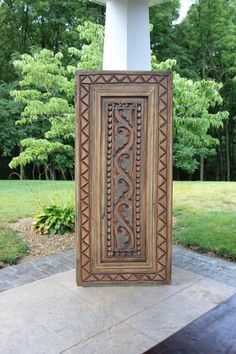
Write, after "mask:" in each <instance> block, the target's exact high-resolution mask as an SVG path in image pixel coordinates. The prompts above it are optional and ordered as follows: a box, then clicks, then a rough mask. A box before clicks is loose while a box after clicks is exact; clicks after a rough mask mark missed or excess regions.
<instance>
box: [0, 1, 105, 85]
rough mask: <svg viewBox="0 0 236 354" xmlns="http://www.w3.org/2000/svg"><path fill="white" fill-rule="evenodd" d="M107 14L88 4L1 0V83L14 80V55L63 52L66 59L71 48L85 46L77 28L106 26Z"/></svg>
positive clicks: (88, 2)
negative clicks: (33, 50)
mask: <svg viewBox="0 0 236 354" xmlns="http://www.w3.org/2000/svg"><path fill="white" fill-rule="evenodd" d="M104 10H105V8H104V7H102V6H100V5H98V4H94V3H92V2H91V1H89V0H77V1H74V0H67V1H66V2H65V1H64V0H57V1H55V0H37V1H32V0H14V1H9V0H1V1H0V32H1V48H0V52H1V55H0V77H1V79H2V80H6V81H9V80H11V79H14V78H15V74H14V71H13V67H12V65H11V57H12V53H14V57H16V56H18V55H19V53H29V52H30V49H31V48H32V47H34V48H39V49H40V48H41V49H43V48H47V49H49V50H52V51H53V52H54V53H56V52H59V51H61V52H62V53H64V54H65V57H67V49H68V47H73V46H76V47H80V46H81V45H82V43H81V42H80V41H79V40H78V33H77V27H78V25H79V24H82V23H83V22H84V21H85V20H91V21H94V22H95V23H104Z"/></svg>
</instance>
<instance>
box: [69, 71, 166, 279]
mask: <svg viewBox="0 0 236 354" xmlns="http://www.w3.org/2000/svg"><path fill="white" fill-rule="evenodd" d="M171 119H172V75H171V73H169V72H166V73H152V72H128V73H127V72H119V73H113V72H104V71H102V72H78V74H77V125H76V205H77V207H76V217H77V219H76V235H77V238H76V243H77V283H78V284H82V285H105V284H121V285H125V284H159V283H168V282H170V279H171V223H172V217H171V209H172V206H171V204H172V163H171V153H172V123H171Z"/></svg>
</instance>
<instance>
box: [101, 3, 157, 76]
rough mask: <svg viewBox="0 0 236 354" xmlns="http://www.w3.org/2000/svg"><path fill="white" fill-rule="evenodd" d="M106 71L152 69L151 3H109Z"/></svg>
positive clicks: (104, 67) (105, 43) (104, 63)
mask: <svg viewBox="0 0 236 354" xmlns="http://www.w3.org/2000/svg"><path fill="white" fill-rule="evenodd" d="M103 70H151V55H150V31H149V6H148V1H147V0H107V2H106V26H105V42H104V56H103Z"/></svg>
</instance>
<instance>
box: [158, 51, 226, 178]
mask: <svg viewBox="0 0 236 354" xmlns="http://www.w3.org/2000/svg"><path fill="white" fill-rule="evenodd" d="M175 65H176V61H175V60H166V61H165V62H162V63H160V64H157V62H156V60H155V57H153V58H152V66H153V69H154V70H168V69H171V68H172V67H173V66H175ZM173 83H174V95H173V96H174V97H173V99H174V107H173V118H174V129H173V138H174V146H173V154H174V165H175V166H176V167H178V168H181V169H183V170H185V171H186V172H189V173H192V172H194V171H195V170H196V169H197V168H198V164H199V158H200V156H204V157H206V156H208V155H211V154H214V153H215V146H216V145H217V144H218V140H217V139H216V138H213V137H212V136H211V134H210V133H211V129H212V128H214V129H216V130H217V129H218V128H219V127H222V126H223V121H224V120H225V119H227V117H228V112H226V111H223V112H220V111H218V112H217V113H215V114H213V113H210V110H211V109H212V107H216V106H220V105H221V104H222V97H221V95H220V89H221V87H222V85H221V84H219V83H217V82H215V81H213V80H198V81H193V80H188V79H186V78H183V77H181V76H180V75H179V74H177V73H176V72H174V73H173Z"/></svg>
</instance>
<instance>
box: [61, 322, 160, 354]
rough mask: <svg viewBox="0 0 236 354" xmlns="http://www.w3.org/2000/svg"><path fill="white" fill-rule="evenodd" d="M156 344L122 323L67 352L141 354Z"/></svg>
mask: <svg viewBox="0 0 236 354" xmlns="http://www.w3.org/2000/svg"><path fill="white" fill-rule="evenodd" d="M155 344H156V342H155V341H154V340H153V339H152V338H150V337H148V336H145V335H143V334H142V333H141V332H138V331H136V330H135V329H133V328H132V327H130V326H128V325H126V324H124V323H121V324H118V325H116V326H114V327H112V328H109V329H108V330H106V331H105V332H103V333H101V334H98V335H97V336H95V337H93V338H92V339H89V340H87V341H85V342H82V343H80V344H79V345H76V346H74V347H73V348H70V349H69V350H66V351H65V353H66V354H78V353H80V354H95V353H96V354H124V353H129V354H140V353H142V352H144V351H145V350H147V349H149V348H151V347H152V346H154V345H155Z"/></svg>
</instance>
